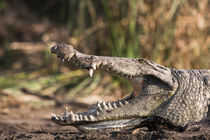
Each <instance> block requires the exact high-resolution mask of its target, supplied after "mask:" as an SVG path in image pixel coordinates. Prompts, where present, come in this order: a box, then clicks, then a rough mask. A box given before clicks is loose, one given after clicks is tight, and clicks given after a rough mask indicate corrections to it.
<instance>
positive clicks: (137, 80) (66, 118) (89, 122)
mask: <svg viewBox="0 0 210 140" xmlns="http://www.w3.org/2000/svg"><path fill="white" fill-rule="evenodd" d="M51 53H55V54H56V55H57V57H59V58H60V59H62V60H63V61H66V62H68V61H71V62H74V63H76V64H78V65H79V66H80V67H82V68H83V69H88V70H89V75H90V76H91V77H92V76H93V72H94V71H95V70H97V69H99V68H100V69H104V70H105V71H108V72H111V73H114V74H118V75H121V76H123V77H126V78H128V79H129V80H131V81H132V85H133V92H132V94H131V95H129V96H127V97H125V98H124V99H121V100H118V101H115V102H97V103H96V104H93V105H91V106H90V107H89V108H88V110H87V111H86V112H81V113H73V112H72V111H68V108H66V111H65V112H64V114H63V115H62V116H58V115H55V114H54V113H52V114H51V115H52V117H51V120H52V121H53V122H55V123H56V124H59V125H72V126H75V127H77V128H78V129H80V130H99V129H106V130H107V129H112V130H113V129H114V130H120V129H122V128H123V129H130V128H135V127H136V126H138V125H140V124H141V123H142V122H143V121H145V120H147V119H148V118H149V116H152V114H155V112H156V110H155V109H156V108H158V107H159V106H160V105H161V104H162V103H163V102H164V101H166V100H167V99H168V98H169V97H170V96H171V95H172V94H169V92H170V91H171V85H170V84H171V81H170V80H171V79H170V77H164V76H163V75H165V74H168V75H169V74H170V73H169V72H170V71H169V70H168V69H167V68H165V67H162V66H160V65H158V64H155V63H153V62H151V61H148V60H145V59H135V58H119V57H105V56H94V55H86V54H83V53H80V52H78V51H77V50H75V49H74V48H73V47H72V46H71V45H66V44H60V45H56V46H54V47H52V48H51ZM153 65H155V66H156V67H157V68H156V69H155V70H153V69H151V67H152V66H153ZM150 69H151V70H150ZM154 75H155V76H156V77H155V76H154ZM160 78H161V80H160ZM157 83H158V85H157ZM152 89H156V92H154V93H150V92H151V90H152ZM156 93H158V94H156Z"/></svg>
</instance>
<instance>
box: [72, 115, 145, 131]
mask: <svg viewBox="0 0 210 140" xmlns="http://www.w3.org/2000/svg"><path fill="white" fill-rule="evenodd" d="M144 120H145V119H143V118H131V119H121V120H109V121H101V122H95V123H87V124H80V125H74V126H75V127H76V128H77V129H79V130H80V131H88V130H115V131H119V130H121V129H123V130H126V129H133V128H135V127H137V126H139V125H140V124H141V123H142V122H143V121H144Z"/></svg>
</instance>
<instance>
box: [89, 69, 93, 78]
mask: <svg viewBox="0 0 210 140" xmlns="http://www.w3.org/2000/svg"><path fill="white" fill-rule="evenodd" d="M89 75H90V77H92V76H93V69H89Z"/></svg>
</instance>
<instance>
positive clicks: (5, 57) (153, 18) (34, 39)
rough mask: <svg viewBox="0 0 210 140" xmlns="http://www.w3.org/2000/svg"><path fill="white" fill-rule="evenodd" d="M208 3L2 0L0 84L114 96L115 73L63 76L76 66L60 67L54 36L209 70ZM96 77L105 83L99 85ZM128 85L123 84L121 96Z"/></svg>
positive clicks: (88, 48) (95, 49)
mask: <svg viewBox="0 0 210 140" xmlns="http://www.w3.org/2000/svg"><path fill="white" fill-rule="evenodd" d="M209 7H210V1H209V0H201V1H194V0H188V1H186V0H177V1H173V0H162V1H152V0H129V1H125V0H115V1H113V0H45V1H42V0H36V1H28V0H22V1H15V0H11V1H6V0H1V1H0V16H1V19H2V20H1V21H0V27H1V29H0V45H1V46H3V47H2V48H0V51H1V53H0V64H1V68H0V74H1V77H0V88H9V87H11V89H12V88H16V87H22V86H25V87H27V88H29V89H32V90H36V91H43V92H46V90H44V89H46V87H48V88H47V89H49V88H52V87H55V88H54V90H53V91H54V93H55V94H56V93H57V92H61V89H63V88H64V87H65V90H62V93H63V92H65V93H69V91H70V92H71V93H72V95H71V96H70V97H71V98H72V96H73V94H75V93H83V95H84V94H85V95H86V94H88V93H92V92H93V91H97V92H99V91H106V92H109V94H112V92H116V90H114V89H115V88H116V87H119V85H121V87H124V86H125V87H127V86H128V81H126V80H125V79H122V78H118V77H116V76H114V75H113V76H112V80H111V78H107V79H108V80H107V79H106V78H104V77H107V75H106V74H104V73H102V74H98V73H96V75H95V79H90V78H87V77H86V76H85V75H83V74H84V73H83V72H82V71H80V70H79V71H77V72H76V73H74V74H75V75H76V78H75V76H74V75H69V74H68V72H69V70H68V69H66V67H70V69H71V70H75V69H77V68H75V65H72V64H70V65H68V64H65V67H64V66H63V65H64V64H60V62H59V61H58V60H57V59H56V58H54V57H52V56H51V55H50V54H49V47H50V45H51V44H52V43H53V42H67V43H70V44H72V45H73V46H75V48H76V49H78V50H80V51H82V52H84V53H88V54H96V55H109V56H119V57H144V58H147V59H150V60H153V61H155V62H157V63H160V64H163V65H165V66H169V67H175V68H210V55H209V54H210V36H209V35H210V9H209ZM20 46H21V47H20ZM40 48H41V49H40ZM19 51H20V52H19ZM11 56H15V58H14V57H11ZM81 72H82V73H83V74H81ZM34 73H36V74H35V76H34ZM37 73H38V74H37ZM63 73H64V75H63ZM71 73H72V72H71ZM38 75H39V76H38ZM62 75H63V76H66V79H70V80H65V78H64V79H62V78H60V77H63V76H62ZM31 77H32V78H31ZM73 77H74V78H73ZM57 78H58V80H55V79H57ZM104 79H106V80H104ZM109 81H113V82H114V84H113V83H110V82H109ZM119 81H120V82H119ZM102 83H103V84H104V85H103V89H102V90H97V87H98V86H99V85H101V84H102ZM35 87H39V88H35ZM128 91H130V89H122V94H124V93H127V92H128Z"/></svg>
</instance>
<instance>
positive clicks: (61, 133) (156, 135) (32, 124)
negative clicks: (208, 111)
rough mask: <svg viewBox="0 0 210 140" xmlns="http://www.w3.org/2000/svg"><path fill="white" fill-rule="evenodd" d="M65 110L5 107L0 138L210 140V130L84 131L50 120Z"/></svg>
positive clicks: (0, 114) (0, 127)
mask: <svg viewBox="0 0 210 140" xmlns="http://www.w3.org/2000/svg"><path fill="white" fill-rule="evenodd" d="M74 110H75V109H74ZM62 111H64V108H63V107H61V108H60V107H59V108H55V107H43V108H40V109H33V108H27V107H26V106H20V107H17V108H14V107H13V108H8V109H4V110H1V113H0V139H1V140H2V139H5V140H8V139H48V140H52V139H177V140H178V139H179V140H180V139H203V140H205V139H206V140H208V139H210V130H199V131H194V132H183V133H180V132H176V131H167V130H160V131H149V130H148V129H147V128H139V129H136V130H133V131H130V132H96V131H94V132H89V133H83V132H80V131H79V130H77V129H76V128H74V127H72V126H65V127H62V126H58V125H56V124H54V123H52V122H51V121H50V113H51V112H56V113H58V114H61V113H62Z"/></svg>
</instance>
